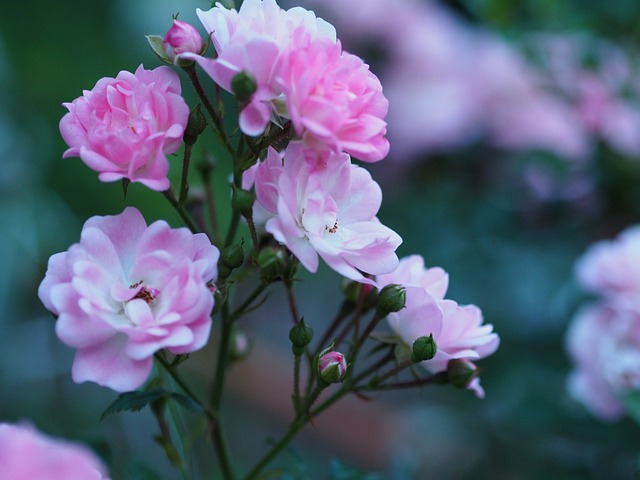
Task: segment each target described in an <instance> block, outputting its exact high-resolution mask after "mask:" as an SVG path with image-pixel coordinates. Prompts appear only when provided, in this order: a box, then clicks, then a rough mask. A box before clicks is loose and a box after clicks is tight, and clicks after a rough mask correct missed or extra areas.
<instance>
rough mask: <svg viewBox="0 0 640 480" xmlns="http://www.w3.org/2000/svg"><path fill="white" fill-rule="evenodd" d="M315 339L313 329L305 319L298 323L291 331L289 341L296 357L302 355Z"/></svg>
mask: <svg viewBox="0 0 640 480" xmlns="http://www.w3.org/2000/svg"><path fill="white" fill-rule="evenodd" d="M312 339H313V329H312V328H311V327H310V326H309V324H307V322H305V321H304V318H303V319H301V320H300V321H299V322H298V323H296V324H295V325H294V326H293V328H292V329H291V330H289V340H291V348H292V349H293V353H294V354H296V355H302V353H303V352H304V349H305V347H306V346H307V345H309V344H310V343H311V340H312Z"/></svg>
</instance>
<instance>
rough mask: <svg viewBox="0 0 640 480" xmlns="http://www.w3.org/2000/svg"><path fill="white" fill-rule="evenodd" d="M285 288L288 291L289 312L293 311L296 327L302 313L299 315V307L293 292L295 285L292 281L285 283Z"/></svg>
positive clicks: (292, 316)
mask: <svg viewBox="0 0 640 480" xmlns="http://www.w3.org/2000/svg"><path fill="white" fill-rule="evenodd" d="M285 287H286V289H287V300H288V302H289V310H290V311H291V318H292V320H293V323H294V325H295V324H296V323H298V322H299V321H300V313H298V305H297V304H296V296H295V292H294V291H293V284H292V282H291V280H288V281H285Z"/></svg>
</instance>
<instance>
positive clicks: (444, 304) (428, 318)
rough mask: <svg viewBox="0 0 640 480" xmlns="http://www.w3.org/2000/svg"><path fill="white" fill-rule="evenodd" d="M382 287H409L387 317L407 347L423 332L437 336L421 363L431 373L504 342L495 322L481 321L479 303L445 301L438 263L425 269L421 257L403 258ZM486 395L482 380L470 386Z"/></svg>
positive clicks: (486, 352) (484, 354)
mask: <svg viewBox="0 0 640 480" xmlns="http://www.w3.org/2000/svg"><path fill="white" fill-rule="evenodd" d="M376 281H377V283H378V286H379V287H384V286H385V285H389V284H399V285H404V286H405V287H406V304H405V308H403V309H402V310H400V311H398V312H395V313H391V314H390V315H389V316H388V317H387V320H388V322H389V325H390V326H391V328H392V330H393V331H394V332H395V333H396V334H397V335H398V336H399V337H400V338H401V339H402V340H403V341H404V342H405V343H406V344H407V345H408V346H409V347H411V345H412V344H413V342H414V341H415V340H416V339H417V338H419V337H422V336H428V335H433V338H434V340H435V341H436V344H437V353H436V355H435V357H434V358H433V359H431V360H425V361H423V362H421V365H422V366H423V367H424V368H425V369H426V370H428V371H429V372H431V373H438V372H443V371H446V370H447V364H448V363H449V361H450V360H454V359H465V360H472V361H475V360H479V359H482V358H485V357H488V356H489V355H491V354H493V353H494V352H495V351H496V350H497V348H498V345H499V343H500V339H499V337H498V335H497V334H496V333H493V326H492V325H483V324H482V322H483V318H482V312H481V311H480V309H479V308H478V307H476V306H475V305H467V306H460V305H458V304H457V303H456V302H454V301H453V300H447V299H444V295H445V293H446V291H447V286H448V275H447V273H446V272H445V271H444V270H442V269H441V268H439V267H434V268H429V269H426V268H425V266H424V260H423V259H422V257H421V256H419V255H411V256H409V257H405V258H403V259H401V260H400V265H399V266H398V268H397V269H396V270H395V271H394V272H392V273H390V274H386V275H378V276H377V277H376ZM467 388H469V389H470V390H472V391H474V392H475V394H476V396H478V397H480V398H482V397H484V390H483V389H482V387H481V386H480V382H479V380H477V379H474V380H473V381H472V382H471V383H470V384H469V386H468V387H467Z"/></svg>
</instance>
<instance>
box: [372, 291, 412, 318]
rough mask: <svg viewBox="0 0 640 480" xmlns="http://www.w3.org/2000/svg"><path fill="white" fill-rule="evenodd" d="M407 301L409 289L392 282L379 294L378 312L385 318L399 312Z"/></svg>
mask: <svg viewBox="0 0 640 480" xmlns="http://www.w3.org/2000/svg"><path fill="white" fill-rule="evenodd" d="M406 301H407V290H406V289H405V288H404V287H403V286H402V285H396V284H395V283H392V284H391V285H387V286H386V287H384V288H383V289H382V290H380V293H379V294H378V307H377V310H376V314H377V315H378V317H380V318H384V317H386V316H387V315H389V314H390V313H393V312H398V311H400V310H402V309H403V308H404V304H405V303H406Z"/></svg>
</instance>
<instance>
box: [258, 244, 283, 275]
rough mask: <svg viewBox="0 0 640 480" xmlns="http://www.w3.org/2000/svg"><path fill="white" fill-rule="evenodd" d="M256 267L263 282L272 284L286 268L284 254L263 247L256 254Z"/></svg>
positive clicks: (280, 251) (277, 250)
mask: <svg viewBox="0 0 640 480" xmlns="http://www.w3.org/2000/svg"><path fill="white" fill-rule="evenodd" d="M258 266H259V267H260V270H261V271H262V275H263V277H264V280H265V281H267V282H273V281H274V280H275V279H277V278H279V277H281V276H282V274H283V273H284V272H285V270H286V268H287V259H286V257H285V253H284V252H283V251H282V250H280V249H278V248H273V247H265V248H263V249H262V250H260V253H259V254H258Z"/></svg>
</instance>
